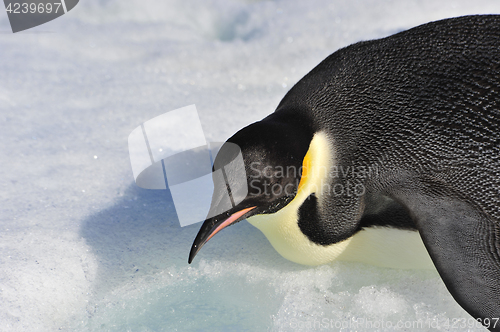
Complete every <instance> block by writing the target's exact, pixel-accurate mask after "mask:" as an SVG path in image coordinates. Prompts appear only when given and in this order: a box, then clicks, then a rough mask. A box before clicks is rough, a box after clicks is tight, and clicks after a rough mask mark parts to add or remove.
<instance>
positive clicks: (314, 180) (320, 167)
mask: <svg viewBox="0 0 500 332" xmlns="http://www.w3.org/2000/svg"><path fill="white" fill-rule="evenodd" d="M334 163H335V149H334V147H333V146H331V143H330V140H329V139H328V137H327V135H326V134H325V133H323V132H318V133H316V134H315V135H314V137H313V139H312V141H311V143H310V146H309V150H308V151H307V154H306V156H305V158H304V162H303V168H302V177H301V181H300V183H299V186H298V190H297V194H296V196H295V198H294V199H293V200H292V201H291V202H290V203H289V204H288V205H286V206H285V207H284V208H282V209H281V210H279V211H278V212H276V213H272V214H260V215H255V216H252V217H249V218H248V222H250V224H252V225H253V226H255V227H257V228H258V229H259V230H260V231H262V233H264V235H265V236H266V237H267V239H268V240H269V242H270V243H271V245H272V246H273V247H274V248H275V250H276V251H277V252H278V253H279V254H281V255H282V256H283V257H284V258H286V259H288V260H290V261H293V262H296V263H299V264H304V265H320V264H325V263H329V262H332V261H334V260H347V261H357V262H363V263H368V264H373V265H378V266H384V267H395V268H432V267H433V264H432V261H431V260H430V257H429V255H428V254H427V251H426V250H425V247H424V245H423V243H422V240H421V239H420V236H419V234H418V232H416V231H406V230H396V229H392V228H387V227H370V228H368V229H363V230H361V231H358V232H356V233H355V234H354V236H351V237H348V238H346V239H342V240H340V241H338V242H335V243H331V244H328V245H324V244H321V243H317V241H312V240H311V239H310V237H309V236H307V235H306V234H304V232H303V230H302V229H301V227H300V226H299V224H300V223H303V224H304V223H309V224H310V225H315V226H314V227H316V226H318V225H320V224H321V216H320V214H319V212H318V211H319V210H320V209H321V206H322V198H326V197H325V191H324V190H325V188H329V187H328V184H330V182H329V176H330V174H329V170H330V169H331V166H332V165H334ZM311 195H313V196H312V197H314V198H310V196H311ZM308 201H309V202H308ZM311 202H313V203H314V204H315V206H314V211H315V213H311V214H310V215H308V214H305V213H300V212H299V211H300V210H301V207H302V206H303V205H304V204H312V203H311ZM309 211H313V210H309ZM314 227H313V228H314ZM325 231H327V230H325Z"/></svg>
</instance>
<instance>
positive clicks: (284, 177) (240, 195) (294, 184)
mask: <svg viewBox="0 0 500 332" xmlns="http://www.w3.org/2000/svg"><path fill="white" fill-rule="evenodd" d="M275 114H276V113H274V114H272V115H270V116H268V117H267V118H265V119H264V120H262V121H259V122H256V123H253V124H251V125H249V126H247V127H245V128H243V129H241V130H240V131H239V132H237V133H236V134H235V135H233V136H232V137H231V138H229V139H228V140H227V142H226V143H224V144H223V145H222V147H221V149H220V150H219V152H218V154H217V157H216V158H215V161H214V166H213V173H212V177H213V181H214V193H213V196H212V202H211V207H210V211H209V213H208V216H207V219H206V220H205V222H204V223H203V225H202V226H201V228H200V231H199V232H198V235H197V236H196V238H195V240H194V243H193V246H192V247H191V252H190V254H189V260H188V262H189V263H191V261H192V260H193V258H194V257H195V256H196V254H197V253H198V252H199V251H200V249H201V247H202V246H203V245H204V244H205V243H206V242H207V241H208V240H209V239H210V238H212V236H214V235H215V234H216V233H218V232H219V231H220V230H222V229H223V228H225V227H227V226H229V225H232V224H235V223H237V222H239V221H241V220H243V219H246V218H249V217H251V216H255V215H260V214H272V213H275V212H277V211H279V210H280V209H282V208H283V207H285V206H286V205H287V204H288V203H289V202H290V201H292V200H293V198H294V197H295V196H296V194H297V192H298V190H299V187H300V186H301V179H302V178H303V175H304V174H303V173H305V172H304V167H303V166H304V165H303V163H304V159H305V156H306V153H307V151H308V148H309V144H310V142H311V139H312V134H311V131H310V130H309V129H308V128H307V126H306V125H305V124H304V122H300V121H298V120H296V119H295V118H294V117H288V118H287V121H283V120H282V119H280V118H278V116H276V115H275ZM294 120H295V121H294Z"/></svg>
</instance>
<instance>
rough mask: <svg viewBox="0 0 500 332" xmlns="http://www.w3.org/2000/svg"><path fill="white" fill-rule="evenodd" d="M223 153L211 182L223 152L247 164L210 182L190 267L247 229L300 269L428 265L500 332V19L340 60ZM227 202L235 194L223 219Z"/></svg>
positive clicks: (425, 29)
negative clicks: (230, 234) (228, 230)
mask: <svg viewBox="0 0 500 332" xmlns="http://www.w3.org/2000/svg"><path fill="white" fill-rule="evenodd" d="M227 142H228V143H225V144H224V145H223V146H222V148H221V150H220V152H219V153H218V154H217V157H216V160H215V163H214V170H215V169H216V168H222V167H223V166H221V165H227V164H229V163H231V161H232V160H234V159H235V158H236V155H237V153H236V152H235V151H234V149H232V148H230V147H229V145H230V144H229V143H231V145H237V146H238V147H239V152H238V153H240V154H241V156H242V158H243V163H242V164H241V166H239V168H240V169H239V170H238V169H236V170H234V169H233V170H231V168H229V169H226V173H225V176H224V179H225V181H222V182H221V181H218V182H217V181H215V182H214V194H213V198H212V205H211V208H210V212H209V216H210V217H207V219H206V220H205V222H204V223H203V225H202V226H201V229H200V231H199V233H198V235H197V236H196V239H195V240H194V243H193V246H192V248H191V252H190V255H189V263H191V261H192V260H193V258H194V256H195V255H196V254H197V253H198V251H199V250H200V249H201V247H202V246H203V245H204V244H205V243H206V242H207V241H208V240H209V239H210V238H211V237H212V236H213V235H214V234H216V233H217V232H219V231H220V230H221V229H223V228H224V227H227V226H229V225H232V224H235V223H237V222H239V221H241V220H243V219H248V221H249V222H250V223H251V224H252V225H254V226H256V227H257V228H258V229H260V230H261V231H262V232H263V233H264V235H265V236H266V237H267V238H268V240H269V241H270V243H271V244H272V245H273V247H274V248H275V249H276V250H277V251H278V252H279V253H280V254H281V255H282V256H283V257H285V258H287V259H289V260H292V261H294V262H297V263H301V264H310V265H317V264H324V263H328V262H331V261H333V260H336V259H348V260H357V261H362V262H367V263H370V262H372V263H374V264H378V265H382V266H392V267H394V266H396V267H397V266H402V267H411V266H405V264H406V265H408V264H413V263H414V264H415V265H416V266H417V267H425V266H428V265H432V264H433V265H434V266H435V268H436V269H437V271H438V272H439V274H440V276H441V278H442V279H443V281H444V283H445V285H446V287H447V288H448V290H449V291H450V293H451V295H452V296H453V297H454V298H455V300H456V301H457V302H458V303H459V304H460V305H461V306H462V307H463V308H464V309H465V310H466V311H468V312H469V313H470V314H471V315H472V316H473V317H475V318H476V319H477V320H478V321H480V322H482V323H483V324H484V325H485V326H486V327H488V328H489V329H490V330H492V331H500V322H499V321H498V320H499V318H500V16H497V15H477V16H464V17H458V18H452V19H446V20H441V21H436V22H431V23H428V24H424V25H421V26H418V27H416V28H413V29H410V30H407V31H403V32H400V33H397V34H395V35H392V36H390V37H387V38H382V39H378V40H371V41H364V42H359V43H356V44H353V45H351V46H348V47H345V48H343V49H340V50H338V51H337V52H335V53H333V54H332V55H330V56H329V57H327V58H326V59H325V60H324V61H322V62H321V63H320V64H319V65H318V66H317V67H315V68H314V69H313V70H312V71H311V72H309V73H308V74H307V75H306V76H305V77H304V78H302V79H301V80H300V81H299V82H298V83H297V84H295V86H293V87H292V88H291V89H290V90H289V92H288V93H287V94H286V95H285V97H284V98H283V100H282V101H281V102H280V103H279V105H278V107H277V109H276V111H275V112H274V113H272V114H271V115H269V116H267V117H266V118H264V119H263V120H261V121H259V122H256V123H253V124H251V125H249V126H247V127H245V128H243V129H241V130H240V131H238V132H237V133H236V134H235V135H234V136H232V137H231V138H229V139H228V141H227ZM236 168H238V167H236ZM243 169H244V172H245V173H244V174H246V176H245V177H243V178H241V177H238V176H236V174H237V173H238V172H240V173H241V171H242V170H243ZM214 174H215V173H214ZM228 191H229V192H230V193H232V194H233V196H234V195H236V194H238V193H239V194H240V195H241V193H242V192H243V193H245V195H244V197H243V198H242V199H239V200H233V201H232V202H233V203H235V204H233V205H232V207H231V208H230V209H227V211H222V210H221V209H220V204H221V201H222V200H223V199H224V193H227V192H228ZM424 248H425V249H424ZM420 249H424V252H423V254H422V255H420V254H419V255H416V253H417V252H418V251H419V250H420ZM399 254H402V255H403V258H402V259H398V258H397V256H398V255H399ZM405 255H406V256H405ZM412 255H413V256H418V257H420V258H418V257H417V258H415V259H414V258H411V257H412ZM411 260H413V261H411ZM412 262H413V263H412ZM495 322H496V324H494V323H495Z"/></svg>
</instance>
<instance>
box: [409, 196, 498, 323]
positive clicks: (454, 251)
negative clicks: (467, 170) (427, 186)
mask: <svg viewBox="0 0 500 332" xmlns="http://www.w3.org/2000/svg"><path fill="white" fill-rule="evenodd" d="M400 199H401V201H402V202H403V203H404V204H405V205H406V207H407V208H408V209H409V210H410V212H411V214H412V216H413V218H414V220H415V223H416V225H417V228H418V230H419V232H420V235H421V237H422V239H423V242H424V244H425V247H426V248H427V251H428V252H429V254H430V256H431V258H432V261H433V262H434V265H435V266H436V268H437V270H438V272H439V274H440V275H441V278H442V279H443V281H444V283H445V285H446V287H447V288H448V290H449V291H450V293H451V294H452V295H453V297H454V298H455V300H456V301H457V302H458V303H459V304H460V305H461V306H462V307H463V308H464V309H465V310H467V311H468V312H469V313H470V314H471V315H472V316H473V317H475V318H476V319H477V320H478V321H480V322H482V323H483V325H485V326H486V327H487V328H489V329H490V330H491V331H500V319H499V318H500V225H499V223H498V221H497V220H495V219H493V218H492V217H490V216H489V215H488V214H486V213H484V212H481V210H480V209H479V208H476V207H474V206H473V204H472V203H470V202H467V201H466V200H464V199H460V198H458V197H456V198H453V197H449V196H442V195H435V194H418V193H417V194H415V192H413V193H412V194H411V197H410V195H408V193H406V194H405V195H402V196H400Z"/></svg>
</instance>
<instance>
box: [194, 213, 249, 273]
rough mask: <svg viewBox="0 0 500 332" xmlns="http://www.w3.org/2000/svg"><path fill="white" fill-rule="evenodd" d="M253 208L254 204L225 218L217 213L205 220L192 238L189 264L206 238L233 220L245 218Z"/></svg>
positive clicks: (208, 238)
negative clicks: (194, 237)
mask: <svg viewBox="0 0 500 332" xmlns="http://www.w3.org/2000/svg"><path fill="white" fill-rule="evenodd" d="M255 208H256V206H252V207H249V208H246V209H243V210H239V211H237V212H235V213H233V214H231V216H230V217H229V218H227V219H225V218H224V215H218V216H216V217H212V218H209V219H207V220H205V222H204V223H203V225H202V226H201V228H200V231H199V232H198V235H197V236H196V239H194V242H193V246H192V247H191V252H190V253H189V259H188V263H189V264H191V262H192V261H193V259H194V257H195V256H196V254H197V253H198V251H200V249H201V247H203V245H205V243H207V242H208V240H210V239H211V238H212V236H214V235H215V234H217V233H218V232H219V231H220V230H222V229H223V228H226V227H227V226H229V225H231V224H234V223H235V222H238V221H240V220H243V219H245V218H246V217H247V215H248V212H250V211H251V210H253V209H255Z"/></svg>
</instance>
